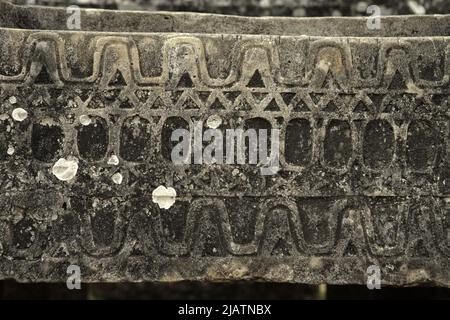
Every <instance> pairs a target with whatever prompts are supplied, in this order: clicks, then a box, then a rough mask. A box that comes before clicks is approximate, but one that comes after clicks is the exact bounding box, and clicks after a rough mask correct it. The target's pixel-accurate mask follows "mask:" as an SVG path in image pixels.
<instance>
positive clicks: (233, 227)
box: [0, 2, 450, 286]
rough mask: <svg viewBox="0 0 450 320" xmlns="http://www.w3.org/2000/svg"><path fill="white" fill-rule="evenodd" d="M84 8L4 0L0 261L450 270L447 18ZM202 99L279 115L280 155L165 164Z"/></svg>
mask: <svg viewBox="0 0 450 320" xmlns="http://www.w3.org/2000/svg"><path fill="white" fill-rule="evenodd" d="M81 17H82V20H81V21H82V31H64V24H65V21H66V20H65V11H64V9H45V8H32V7H20V6H12V5H9V4H7V3H3V2H1V3H0V26H1V28H0V43H1V45H0V89H1V91H0V109H1V110H0V170H1V175H0V182H1V184H0V186H1V194H0V207H1V211H0V253H1V255H0V278H14V279H17V280H20V281H65V279H66V277H67V273H66V269H67V266H68V265H70V264H77V265H79V266H80V267H81V271H82V281H137V280H148V281H178V280H183V279H197V280H236V279H258V280H270V281H282V282H298V283H321V282H326V283H359V284H365V282H366V269H367V267H368V266H370V265H378V266H379V267H380V268H381V271H382V281H383V283H387V284H396V285H403V284H412V283H420V282H431V283H434V284H436V285H443V286H448V285H449V283H450V278H449V272H450V264H449V255H450V232H449V228H450V215H449V206H448V205H447V203H448V201H446V200H448V194H449V191H450V190H449V186H450V174H449V173H450V172H449V156H448V139H449V118H448V116H449V86H450V84H449V74H450V51H449V49H450V38H448V37H447V36H446V35H447V34H446V32H448V31H447V30H449V29H448V27H449V25H450V20H449V19H450V17H449V16H439V17H411V18H407V17H397V18H394V17H389V18H385V19H382V22H381V23H382V30H380V31H373V32H372V33H371V31H370V30H367V29H366V28H365V23H366V20H364V19H361V18H333V19H323V20H321V19H287V18H286V19H283V18H239V17H227V16H215V15H204V14H181V13H180V14H179V13H114V12H111V11H92V10H91V11H83V12H82V15H81ZM418 29H420V31H417V30H418ZM414 30H416V31H415V32H414ZM255 33H259V34H255ZM411 35H412V36H411ZM17 108H22V109H24V110H26V111H27V114H28V115H27V117H26V118H25V119H24V120H23V121H16V120H15V119H14V118H13V116H12V113H13V110H15V109H17ZM211 115H219V116H220V117H221V119H222V127H221V128H222V129H225V128H243V127H248V126H250V127H251V126H255V127H258V128H278V129H280V130H281V151H280V152H281V153H280V158H281V159H280V163H281V170H280V172H279V173H278V174H276V175H273V176H262V175H261V174H260V171H259V167H257V166H252V165H210V166H207V165H184V166H175V165H174V164H173V163H172V162H171V161H170V159H169V156H168V155H169V154H170V148H171V145H169V143H168V142H167V141H168V140H164V142H162V140H163V139H167V137H169V136H170V133H171V132H172V130H174V129H175V128H191V129H192V128H193V124H194V122H195V121H206V119H207V118H208V117H209V116H211ZM82 116H88V117H89V118H88V119H89V121H90V123H88V124H86V123H84V124H82V123H81V122H80V119H83V117H82ZM85 118H86V117H85ZM111 155H117V156H118V159H119V163H118V164H113V163H111V161H108V159H110V157H111ZM69 156H72V157H75V158H77V159H78V171H77V173H76V176H75V178H74V179H72V180H70V181H60V180H58V179H57V178H56V177H55V175H53V173H52V167H53V165H54V164H55V162H56V161H57V160H58V159H59V158H67V157H69ZM115 173H120V174H121V175H122V176H123V181H122V182H121V183H120V184H116V183H114V182H113V181H112V179H111V177H112V176H113V175H114V174H115ZM160 185H163V186H171V187H173V188H174V189H175V190H176V192H177V197H176V202H175V204H174V205H173V206H172V207H170V208H169V209H167V210H164V209H159V207H158V206H157V205H156V204H155V203H153V201H152V192H153V190H154V189H155V188H157V187H158V186H160Z"/></svg>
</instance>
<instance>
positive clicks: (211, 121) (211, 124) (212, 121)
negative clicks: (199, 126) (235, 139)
mask: <svg viewBox="0 0 450 320" xmlns="http://www.w3.org/2000/svg"><path fill="white" fill-rule="evenodd" d="M221 124H222V119H221V118H220V117H219V116H218V115H212V116H210V117H209V118H208V119H206V125H207V126H208V128H211V129H217V128H218V127H220V125H221Z"/></svg>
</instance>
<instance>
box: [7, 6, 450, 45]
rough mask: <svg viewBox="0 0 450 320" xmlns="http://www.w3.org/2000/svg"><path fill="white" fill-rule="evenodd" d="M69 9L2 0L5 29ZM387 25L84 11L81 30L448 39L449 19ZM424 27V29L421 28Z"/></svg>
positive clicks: (54, 25)
mask: <svg viewBox="0 0 450 320" xmlns="http://www.w3.org/2000/svg"><path fill="white" fill-rule="evenodd" d="M67 17H68V14H67V12H66V9H65V8H45V7H39V6H37V7H33V6H18V5H12V4H10V3H8V2H7V1H5V0H0V27H4V28H16V29H33V30H67ZM380 19H381V21H382V25H383V27H382V28H380V29H369V28H367V21H368V18H367V17H321V18H317V17H312V18H311V17H310V18H307V17H305V18H293V17H259V18H258V17H241V16H232V15H230V16H227V15H218V14H202V13H185V12H164V11H160V12H145V11H126V12H120V18H118V17H117V11H114V10H92V9H89V10H86V9H82V10H81V20H82V21H83V23H82V24H81V30H83V31H99V32H100V31H101V32H164V33H165V32H168V33H170V32H172V33H217V34H267V35H296V36H299V35H306V36H328V37H432V36H447V35H448V28H449V25H450V16H449V15H423V16H385V17H380ZM418 26H420V27H418Z"/></svg>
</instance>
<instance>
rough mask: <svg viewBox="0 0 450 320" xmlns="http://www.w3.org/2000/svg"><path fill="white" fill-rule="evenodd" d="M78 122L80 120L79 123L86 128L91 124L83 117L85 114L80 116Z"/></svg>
mask: <svg viewBox="0 0 450 320" xmlns="http://www.w3.org/2000/svg"><path fill="white" fill-rule="evenodd" d="M78 120H80V123H81V124H82V125H83V126H88V125H90V124H91V122H92V120H91V118H90V117H89V116H87V115H85V114H82V115H81V116H80V117H79V118H78Z"/></svg>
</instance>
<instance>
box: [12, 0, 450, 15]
mask: <svg viewBox="0 0 450 320" xmlns="http://www.w3.org/2000/svg"><path fill="white" fill-rule="evenodd" d="M12 2H13V3H16V4H22V5H23V4H33V5H34V4H38V5H54V6H69V5H73V4H76V5H78V6H82V7H94V8H104V9H120V10H167V11H190V12H207V13H220V14H234V15H246V16H294V17H304V16H307V17H311V16H314V17H317V16H360V15H363V16H366V15H368V13H367V6H369V5H377V6H378V7H379V8H380V11H381V15H383V16H386V15H393V14H418V12H422V14H423V11H425V12H426V13H428V14H433V13H446V12H448V10H449V8H450V5H449V4H448V1H447V0H420V1H419V0H408V1H398V0H374V1H370V3H369V2H365V1H361V0H81V1H80V0H12Z"/></svg>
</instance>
